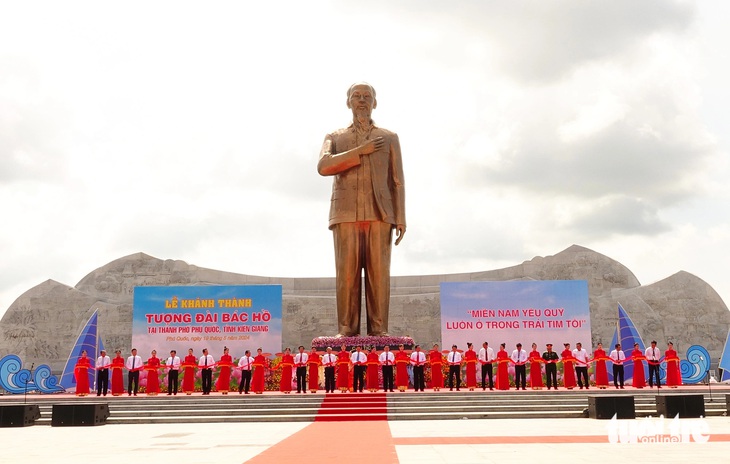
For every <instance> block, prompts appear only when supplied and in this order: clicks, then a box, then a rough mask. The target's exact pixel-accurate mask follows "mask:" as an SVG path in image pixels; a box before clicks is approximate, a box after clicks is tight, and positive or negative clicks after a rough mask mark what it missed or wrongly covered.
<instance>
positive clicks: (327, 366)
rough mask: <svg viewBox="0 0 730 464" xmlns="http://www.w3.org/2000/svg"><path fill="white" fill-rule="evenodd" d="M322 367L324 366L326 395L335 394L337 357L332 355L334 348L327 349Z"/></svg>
mask: <svg viewBox="0 0 730 464" xmlns="http://www.w3.org/2000/svg"><path fill="white" fill-rule="evenodd" d="M322 365H323V366H324V391H325V393H334V392H335V386H336V384H335V365H337V356H335V355H334V354H332V347H331V346H328V347H327V353H325V354H324V356H322Z"/></svg>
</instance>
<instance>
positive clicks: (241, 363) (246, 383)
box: [238, 350, 253, 395]
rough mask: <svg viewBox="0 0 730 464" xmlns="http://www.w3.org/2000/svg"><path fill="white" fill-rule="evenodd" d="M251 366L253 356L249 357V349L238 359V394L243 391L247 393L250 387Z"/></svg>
mask: <svg viewBox="0 0 730 464" xmlns="http://www.w3.org/2000/svg"><path fill="white" fill-rule="evenodd" d="M252 367H253V358H252V357H251V351H250V350H246V352H245V353H244V354H243V356H241V359H239V360H238V368H239V369H241V383H239V384H238V394H239V395H240V394H241V392H244V393H245V394H246V395H248V390H249V389H250V388H251V369H252Z"/></svg>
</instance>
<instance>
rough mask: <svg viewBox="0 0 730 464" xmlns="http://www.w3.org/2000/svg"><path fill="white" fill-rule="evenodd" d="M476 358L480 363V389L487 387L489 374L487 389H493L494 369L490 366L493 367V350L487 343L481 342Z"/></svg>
mask: <svg viewBox="0 0 730 464" xmlns="http://www.w3.org/2000/svg"><path fill="white" fill-rule="evenodd" d="M477 359H479V362H480V363H481V364H482V390H486V389H487V376H489V389H490V390H494V381H493V375H494V370H493V369H492V368H493V367H494V364H493V362H494V360H495V357H494V350H493V349H492V348H490V347H489V343H487V342H484V343H482V347H481V349H480V350H479V355H478V357H477Z"/></svg>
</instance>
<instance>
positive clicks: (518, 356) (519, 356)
mask: <svg viewBox="0 0 730 464" xmlns="http://www.w3.org/2000/svg"><path fill="white" fill-rule="evenodd" d="M516 348H517V349H516V350H514V351H513V352H512V356H511V357H512V362H514V363H515V390H519V389H520V385H522V389H523V390H524V389H525V386H526V385H527V366H526V365H525V363H527V351H525V350H523V349H522V343H518V344H517V346H516ZM520 379H522V382H520Z"/></svg>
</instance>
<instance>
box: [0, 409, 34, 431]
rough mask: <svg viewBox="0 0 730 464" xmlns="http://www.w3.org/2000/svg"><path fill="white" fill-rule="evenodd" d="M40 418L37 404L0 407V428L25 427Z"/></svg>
mask: <svg viewBox="0 0 730 464" xmlns="http://www.w3.org/2000/svg"><path fill="white" fill-rule="evenodd" d="M40 417H41V410H40V408H39V407H38V405H37V404H4V405H1V406H0V427H25V426H26V425H33V424H34V423H35V421H36V420H37V419H40Z"/></svg>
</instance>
